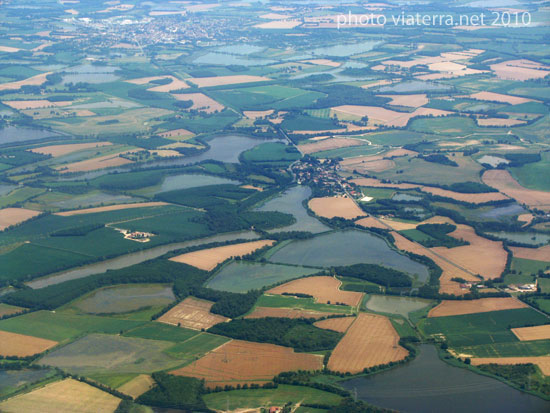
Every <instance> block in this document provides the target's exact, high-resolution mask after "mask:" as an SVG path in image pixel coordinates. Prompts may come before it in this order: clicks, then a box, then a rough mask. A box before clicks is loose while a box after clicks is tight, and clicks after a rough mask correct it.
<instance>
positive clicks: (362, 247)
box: [269, 230, 429, 282]
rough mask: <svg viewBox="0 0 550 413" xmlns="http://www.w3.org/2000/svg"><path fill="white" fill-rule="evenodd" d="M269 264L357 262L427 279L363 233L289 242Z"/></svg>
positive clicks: (407, 260)
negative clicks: (381, 266)
mask: <svg viewBox="0 0 550 413" xmlns="http://www.w3.org/2000/svg"><path fill="white" fill-rule="evenodd" d="M269 260H270V261H272V262H281V263H285V264H295V265H311V266H318V267H331V266H335V265H351V264H359V263H368V264H378V265H383V266H385V267H389V268H393V269H396V270H399V271H403V272H406V273H409V274H411V275H416V276H417V277H418V280H420V281H422V282H425V281H426V280H427V279H428V276H429V274H428V269H427V268H426V267H425V266H424V265H422V264H419V263H417V262H416V261H413V260H411V259H410V258H409V257H407V256H405V255H401V254H399V253H398V252H397V251H395V250H393V249H391V248H390V247H389V245H388V244H387V243H386V241H385V240H383V239H382V238H380V237H377V236H375V235H372V234H370V233H368V232H366V231H358V230H349V231H336V232H330V233H328V234H321V235H318V236H316V237H315V238H311V239H306V240H297V241H292V242H290V243H289V244H287V245H285V246H283V247H282V248H280V249H278V250H276V251H275V252H274V253H273V255H271V257H270V259H269Z"/></svg>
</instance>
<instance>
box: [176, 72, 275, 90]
mask: <svg viewBox="0 0 550 413" xmlns="http://www.w3.org/2000/svg"><path fill="white" fill-rule="evenodd" d="M187 80H188V81H189V82H192V83H194V84H195V85H197V86H198V87H212V86H224V85H237V84H240V83H253V82H266V81H268V80H271V79H269V78H267V77H264V76H250V75H235V76H213V77H194V78H190V79H187Z"/></svg>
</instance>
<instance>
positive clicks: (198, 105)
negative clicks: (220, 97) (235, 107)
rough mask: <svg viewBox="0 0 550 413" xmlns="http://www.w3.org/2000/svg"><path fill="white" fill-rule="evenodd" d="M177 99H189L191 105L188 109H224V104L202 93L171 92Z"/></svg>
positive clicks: (207, 111)
mask: <svg viewBox="0 0 550 413" xmlns="http://www.w3.org/2000/svg"><path fill="white" fill-rule="evenodd" d="M172 96H174V97H175V98H176V99H177V100H191V101H193V106H191V107H190V108H189V109H188V110H191V109H196V110H198V111H200V112H206V113H214V112H216V111H218V112H221V111H222V110H224V109H225V106H224V105H222V104H221V103H219V102H216V101H215V100H214V99H212V98H209V97H208V96H206V95H205V94H203V93H184V94H172Z"/></svg>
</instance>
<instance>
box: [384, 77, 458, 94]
mask: <svg viewBox="0 0 550 413" xmlns="http://www.w3.org/2000/svg"><path fill="white" fill-rule="evenodd" d="M447 89H450V86H447V85H442V84H439V83H433V82H423V81H420V80H409V81H406V82H401V83H397V84H395V85H391V86H383V87H381V88H379V89H378V91H379V92H384V93H386V92H396V93H412V92H422V91H430V90H447Z"/></svg>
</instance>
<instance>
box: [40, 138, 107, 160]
mask: <svg viewBox="0 0 550 413" xmlns="http://www.w3.org/2000/svg"><path fill="white" fill-rule="evenodd" d="M109 145H112V143H111V142H107V141H104V142H90V143H69V144H67V145H51V146H41V147H40V148H33V149H29V150H30V151H31V152H34V153H41V154H43V155H51V156H53V157H54V158H56V157H58V156H63V155H67V154H69V153H72V152H77V151H81V150H83V149H90V148H99V147H101V146H109Z"/></svg>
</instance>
